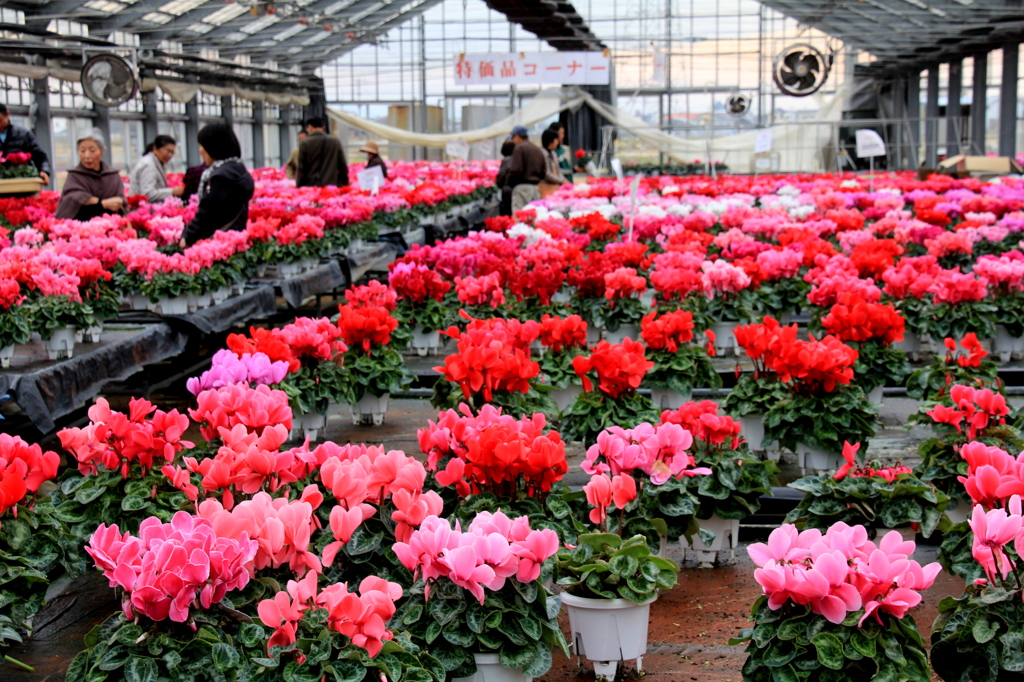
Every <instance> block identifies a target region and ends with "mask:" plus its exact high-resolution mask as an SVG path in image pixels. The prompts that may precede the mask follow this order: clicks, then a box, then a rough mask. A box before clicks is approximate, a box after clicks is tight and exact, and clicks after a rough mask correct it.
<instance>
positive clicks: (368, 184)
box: [356, 166, 384, 194]
mask: <svg viewBox="0 0 1024 682" xmlns="http://www.w3.org/2000/svg"><path fill="white" fill-rule="evenodd" d="M356 179H357V180H358V181H359V189H361V190H364V191H366V192H373V193H374V194H376V193H377V190H379V189H380V188H381V187H383V186H384V173H383V172H382V171H381V169H380V166H374V167H372V168H367V169H366V170H364V171H359V173H357V174H356Z"/></svg>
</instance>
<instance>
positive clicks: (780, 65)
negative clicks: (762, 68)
mask: <svg viewBox="0 0 1024 682" xmlns="http://www.w3.org/2000/svg"><path fill="white" fill-rule="evenodd" d="M831 67H832V59H831V58H826V57H825V56H824V55H823V54H821V52H820V51H819V50H818V49H817V48H815V47H813V46H811V45H806V44H799V45H790V46H789V47H787V48H786V49H785V50H783V51H782V54H780V55H779V56H778V57H777V58H776V59H775V68H774V69H773V71H772V76H773V77H774V79H775V85H777V86H779V90H781V91H782V92H783V93H784V94H787V95H791V96H793V97H806V96H807V95H812V94H814V93H815V92H817V91H818V89H819V88H821V86H822V85H824V84H825V80H826V79H827V78H828V72H829V69H830V68H831Z"/></svg>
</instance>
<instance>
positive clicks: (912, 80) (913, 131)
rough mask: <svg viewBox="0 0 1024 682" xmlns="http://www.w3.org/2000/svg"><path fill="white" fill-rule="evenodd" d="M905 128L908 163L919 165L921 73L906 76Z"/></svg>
mask: <svg viewBox="0 0 1024 682" xmlns="http://www.w3.org/2000/svg"><path fill="white" fill-rule="evenodd" d="M907 119H908V121H907V128H908V129H909V133H910V134H909V137H910V140H909V144H910V163H911V164H912V165H913V166H914V167H915V168H916V167H917V166H918V165H920V153H921V72H920V71H911V72H910V73H909V74H908V75H907Z"/></svg>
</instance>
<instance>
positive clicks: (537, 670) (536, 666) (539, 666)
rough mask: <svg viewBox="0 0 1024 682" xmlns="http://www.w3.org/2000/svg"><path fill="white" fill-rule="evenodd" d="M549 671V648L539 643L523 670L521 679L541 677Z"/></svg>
mask: <svg viewBox="0 0 1024 682" xmlns="http://www.w3.org/2000/svg"><path fill="white" fill-rule="evenodd" d="M550 669H551V648H550V647H549V646H547V645H545V644H544V643H543V642H541V646H539V647H537V653H536V655H535V656H534V657H533V659H532V660H531V661H530V662H529V663H527V664H526V666H525V667H524V668H523V677H534V678H537V677H541V676H542V675H544V674H545V673H547V671H548V670H550Z"/></svg>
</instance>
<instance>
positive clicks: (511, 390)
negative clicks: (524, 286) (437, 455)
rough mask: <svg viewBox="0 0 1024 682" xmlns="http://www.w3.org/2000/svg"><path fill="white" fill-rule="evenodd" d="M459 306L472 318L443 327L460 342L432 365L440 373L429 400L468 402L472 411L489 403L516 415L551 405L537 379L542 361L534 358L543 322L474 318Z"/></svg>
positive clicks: (440, 403) (445, 403)
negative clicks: (533, 347) (462, 327)
mask: <svg viewBox="0 0 1024 682" xmlns="http://www.w3.org/2000/svg"><path fill="white" fill-rule="evenodd" d="M459 312H460V315H461V316H464V319H468V320H469V324H467V325H466V329H465V331H460V330H459V328H458V327H449V328H448V331H446V332H445V335H446V336H450V337H451V338H453V339H455V340H456V343H457V348H456V351H455V352H454V353H452V354H450V355H448V356H447V357H445V359H444V365H443V366H439V367H435V368H434V370H435V371H437V372H440V373H441V375H442V379H441V380H438V381H435V382H434V395H433V397H432V398H431V401H430V402H431V404H432V405H433V406H434V407H436V408H439V409H441V408H457V407H459V405H460V404H461V403H466V404H467V405H468V406H469V408H470V409H472V410H474V411H478V410H480V409H482V408H483V407H484V406H485V405H488V404H491V405H495V406H497V407H501V408H502V409H503V410H504V411H505V413H506V414H511V415H513V416H516V417H519V416H522V415H530V414H534V413H537V412H551V411H553V409H552V408H553V405H551V401H550V400H545V398H544V397H543V396H542V395H541V394H540V393H539V392H538V391H537V390H536V389H535V388H534V385H533V382H534V381H535V380H536V379H537V377H538V375H539V374H540V365H539V364H538V363H537V362H535V361H534V360H531V359H530V345H531V344H532V343H533V342H534V341H535V340H536V339H537V336H538V334H539V333H540V325H538V324H537V323H536V322H534V321H532V320H531V321H529V322H520V321H519V320H514V319H510V320H506V319H503V318H500V317H493V318H490V319H487V320H475V319H473V318H471V317H470V316H469V315H468V314H467V313H466V312H465V311H459Z"/></svg>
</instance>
